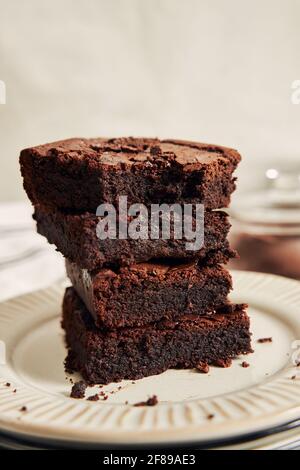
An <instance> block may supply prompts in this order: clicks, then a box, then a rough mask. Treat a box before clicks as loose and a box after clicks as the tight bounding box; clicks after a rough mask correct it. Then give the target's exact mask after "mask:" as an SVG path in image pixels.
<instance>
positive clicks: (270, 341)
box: [257, 337, 273, 343]
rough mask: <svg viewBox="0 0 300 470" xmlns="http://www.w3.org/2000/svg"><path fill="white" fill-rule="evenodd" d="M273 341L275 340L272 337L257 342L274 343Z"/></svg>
mask: <svg viewBox="0 0 300 470" xmlns="http://www.w3.org/2000/svg"><path fill="white" fill-rule="evenodd" d="M272 341H273V338H271V337H270V338H259V339H258V340H257V342H258V343H272Z"/></svg>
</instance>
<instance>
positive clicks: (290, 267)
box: [230, 163, 300, 280]
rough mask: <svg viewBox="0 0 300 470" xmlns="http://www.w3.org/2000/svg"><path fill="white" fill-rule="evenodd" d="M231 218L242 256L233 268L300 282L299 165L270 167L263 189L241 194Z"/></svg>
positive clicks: (233, 239) (234, 241)
mask: <svg viewBox="0 0 300 470" xmlns="http://www.w3.org/2000/svg"><path fill="white" fill-rule="evenodd" d="M258 178H259V175H258ZM230 215H231V217H232V224H233V227H232V232H231V245H232V247H233V248H234V249H236V250H237V251H238V253H239V258H238V259H236V260H233V261H232V262H231V263H230V267H232V268H234V269H244V270H248V271H258V272H266V273H273V274H280V275H282V276H287V277H291V278H295V279H299V280H300V166H299V164H298V165H295V164H293V165H287V164H285V165H283V164H282V163H281V164H277V165H274V166H272V167H269V168H267V169H266V171H265V177H264V183H263V187H261V188H256V189H253V190H251V191H249V192H247V193H244V194H240V195H239V197H238V198H237V199H236V200H235V202H233V204H232V208H231V210H230Z"/></svg>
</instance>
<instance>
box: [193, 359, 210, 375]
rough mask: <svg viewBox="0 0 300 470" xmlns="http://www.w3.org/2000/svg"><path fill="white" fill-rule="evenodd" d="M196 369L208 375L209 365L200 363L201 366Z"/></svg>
mask: <svg viewBox="0 0 300 470" xmlns="http://www.w3.org/2000/svg"><path fill="white" fill-rule="evenodd" d="M196 369H197V370H198V371H199V372H202V374H208V372H209V365H208V364H207V362H199V364H198V365H197V366H196Z"/></svg>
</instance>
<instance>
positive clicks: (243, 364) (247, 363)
mask: <svg viewBox="0 0 300 470" xmlns="http://www.w3.org/2000/svg"><path fill="white" fill-rule="evenodd" d="M241 365H242V367H244V369H246V368H247V367H250V364H249V362H246V361H243V362H242V364H241Z"/></svg>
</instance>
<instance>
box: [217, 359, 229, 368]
mask: <svg viewBox="0 0 300 470" xmlns="http://www.w3.org/2000/svg"><path fill="white" fill-rule="evenodd" d="M231 364H232V359H230V358H228V359H217V360H215V361H214V365H215V366H217V367H223V368H227V367H230V366H231Z"/></svg>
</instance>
